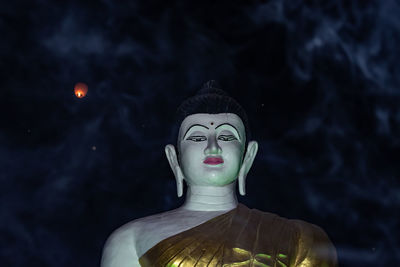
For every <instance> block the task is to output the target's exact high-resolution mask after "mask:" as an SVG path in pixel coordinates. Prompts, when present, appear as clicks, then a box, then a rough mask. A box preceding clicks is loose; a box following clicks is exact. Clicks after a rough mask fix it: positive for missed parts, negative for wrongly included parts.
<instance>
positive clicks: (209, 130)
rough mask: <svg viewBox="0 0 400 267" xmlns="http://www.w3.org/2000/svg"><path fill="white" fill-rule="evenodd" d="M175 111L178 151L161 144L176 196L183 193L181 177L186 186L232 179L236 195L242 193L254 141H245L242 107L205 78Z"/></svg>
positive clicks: (221, 183) (255, 146)
mask: <svg viewBox="0 0 400 267" xmlns="http://www.w3.org/2000/svg"><path fill="white" fill-rule="evenodd" d="M178 114H179V116H180V121H181V124H180V128H179V134H178V140H177V148H178V153H177V151H176V150H175V147H174V146H173V145H167V146H166V147H165V153H166V155H167V159H168V161H169V164H170V166H171V168H172V171H173V173H174V175H175V179H176V183H177V190H178V196H179V197H180V196H182V194H183V180H185V181H186V183H187V184H188V185H189V186H192V185H196V186H225V185H228V184H230V183H233V182H234V181H236V179H238V180H239V192H240V194H241V195H245V180H246V176H247V173H248V172H249V170H250V167H251V165H252V164H253V161H254V158H255V156H256V154H257V150H258V144H257V142H255V141H251V142H249V143H248V144H246V141H247V139H248V138H249V136H250V130H249V127H248V121H247V116H246V113H245V111H244V110H243V108H242V107H241V106H240V105H239V104H238V103H237V102H236V101H235V100H234V99H233V98H231V97H229V96H228V95H227V93H226V92H224V91H222V90H221V89H218V88H216V86H215V82H214V81H209V82H207V83H206V84H205V85H204V86H203V88H202V89H201V90H200V91H199V92H198V93H197V95H195V96H194V97H191V98H189V99H187V100H185V101H184V102H183V103H182V105H181V106H180V107H179V109H178ZM245 151H246V153H245Z"/></svg>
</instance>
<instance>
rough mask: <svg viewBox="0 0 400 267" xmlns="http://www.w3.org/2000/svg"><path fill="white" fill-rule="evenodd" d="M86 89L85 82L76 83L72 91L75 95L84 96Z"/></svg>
mask: <svg viewBox="0 0 400 267" xmlns="http://www.w3.org/2000/svg"><path fill="white" fill-rule="evenodd" d="M87 91H88V86H87V85H86V83H77V84H75V88H74V92H75V95H76V97H78V98H83V97H85V96H86V94H87Z"/></svg>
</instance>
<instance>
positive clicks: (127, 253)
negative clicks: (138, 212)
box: [101, 219, 142, 267]
mask: <svg viewBox="0 0 400 267" xmlns="http://www.w3.org/2000/svg"><path fill="white" fill-rule="evenodd" d="M140 225H142V223H141V219H137V220H134V221H131V222H129V223H126V224H124V225H123V226H121V227H119V228H118V229H116V230H115V231H114V232H112V233H111V235H110V236H109V237H108V239H107V241H106V244H105V245H104V248H103V255H102V257H101V267H125V266H140V265H139V260H138V256H137V252H136V245H135V240H136V236H137V233H138V232H139V231H140Z"/></svg>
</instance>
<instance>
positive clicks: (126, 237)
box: [101, 211, 176, 267]
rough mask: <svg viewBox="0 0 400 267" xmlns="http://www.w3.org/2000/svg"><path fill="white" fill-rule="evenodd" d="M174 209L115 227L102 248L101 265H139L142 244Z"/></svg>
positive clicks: (102, 266) (119, 266)
mask: <svg viewBox="0 0 400 267" xmlns="http://www.w3.org/2000/svg"><path fill="white" fill-rule="evenodd" d="M175 212H176V211H168V212H164V213H159V214H155V215H150V216H147V217H143V218H139V219H136V220H133V221H131V222H129V223H126V224H124V225H123V226H121V227H119V228H118V229H116V230H115V231H114V232H112V234H111V235H110V236H109V237H108V239H107V241H106V244H105V245H104V248H103V255H102V258H101V267H125V266H130V267H131V266H140V265H139V257H140V256H141V255H142V254H143V248H142V247H143V245H144V244H146V243H147V239H148V238H149V235H151V233H152V232H154V231H155V230H157V229H158V230H161V229H162V228H160V223H163V222H164V221H165V218H168V217H169V215H173V214H174V213H175Z"/></svg>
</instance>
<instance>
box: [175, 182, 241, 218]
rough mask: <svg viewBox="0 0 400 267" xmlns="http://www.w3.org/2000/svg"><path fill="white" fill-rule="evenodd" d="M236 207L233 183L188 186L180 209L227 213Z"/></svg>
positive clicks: (234, 184) (234, 183)
mask: <svg viewBox="0 0 400 267" xmlns="http://www.w3.org/2000/svg"><path fill="white" fill-rule="evenodd" d="M237 205H238V201H237V198H236V181H235V182H232V183H230V184H228V185H224V186H198V185H188V189H187V192H186V201H185V203H184V204H183V206H182V208H183V209H186V210H193V211H220V210H227V211H228V210H232V209H234V208H236V206H237Z"/></svg>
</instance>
